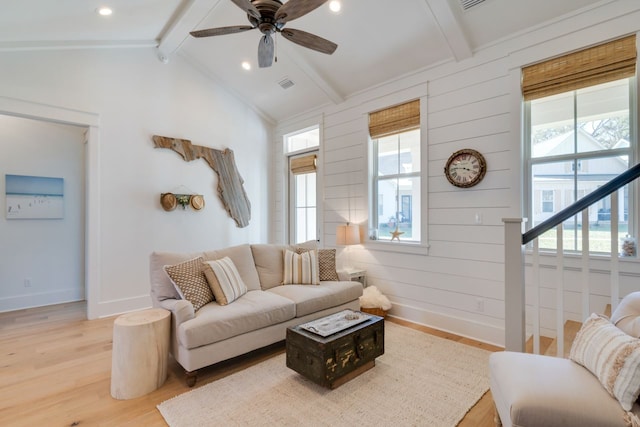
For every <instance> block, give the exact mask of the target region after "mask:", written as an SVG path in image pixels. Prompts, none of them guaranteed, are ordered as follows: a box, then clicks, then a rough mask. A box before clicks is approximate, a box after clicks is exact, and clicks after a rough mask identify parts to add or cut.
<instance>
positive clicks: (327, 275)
mask: <svg viewBox="0 0 640 427" xmlns="http://www.w3.org/2000/svg"><path fill="white" fill-rule="evenodd" d="M309 250H310V249H307V248H300V247H298V248H296V253H297V254H302V253H304V252H308V251H309ZM317 252H318V276H319V280H320V281H321V282H323V281H325V280H331V281H334V282H337V281H338V280H340V278H339V277H338V271H337V268H336V250H335V249H318V250H317Z"/></svg>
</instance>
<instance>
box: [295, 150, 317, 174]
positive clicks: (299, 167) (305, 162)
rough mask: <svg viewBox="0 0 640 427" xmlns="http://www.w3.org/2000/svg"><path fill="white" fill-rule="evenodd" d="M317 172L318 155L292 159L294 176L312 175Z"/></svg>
mask: <svg viewBox="0 0 640 427" xmlns="http://www.w3.org/2000/svg"><path fill="white" fill-rule="evenodd" d="M315 171H316V155H315V154H310V155H308V156H303V157H296V158H294V159H291V173H293V174H294V175H298V174H303V173H311V172H315Z"/></svg>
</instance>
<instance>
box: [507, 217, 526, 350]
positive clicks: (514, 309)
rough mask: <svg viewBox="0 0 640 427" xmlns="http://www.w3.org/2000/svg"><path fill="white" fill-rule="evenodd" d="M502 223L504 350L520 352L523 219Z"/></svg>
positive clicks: (513, 219) (522, 295) (523, 335)
mask: <svg viewBox="0 0 640 427" xmlns="http://www.w3.org/2000/svg"><path fill="white" fill-rule="evenodd" d="M502 222H503V223H504V306H505V310H504V323H505V327H504V333H505V340H504V347H505V350H508V351H520V352H524V343H525V299H524V290H525V286H524V246H523V245H522V224H523V222H526V219H525V218H503V219H502Z"/></svg>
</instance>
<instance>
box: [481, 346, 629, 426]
mask: <svg viewBox="0 0 640 427" xmlns="http://www.w3.org/2000/svg"><path fill="white" fill-rule="evenodd" d="M489 372H490V383H491V394H492V396H493V399H494V401H495V404H496V409H497V410H498V412H499V414H500V416H501V419H502V423H503V424H504V425H505V426H512V425H513V426H561V425H565V426H580V427H602V426H620V427H623V426H626V425H627V424H626V423H625V422H624V417H625V415H626V414H625V412H624V411H623V410H622V408H621V407H620V404H619V403H618V402H617V401H616V399H614V398H613V397H611V396H610V395H609V394H608V393H607V391H606V390H605V389H604V388H603V387H602V386H601V385H600V382H599V381H598V379H597V378H596V377H594V376H593V375H592V374H591V373H590V372H589V371H588V370H586V369H585V368H583V367H582V366H580V365H578V364H577V363H574V362H573V361H571V360H569V359H563V358H559V357H550V356H541V355H535V354H527V353H517V352H509V351H505V352H498V353H492V354H491V356H490V357H489ZM633 409H634V413H638V409H640V408H639V407H638V405H635V406H634V408H633Z"/></svg>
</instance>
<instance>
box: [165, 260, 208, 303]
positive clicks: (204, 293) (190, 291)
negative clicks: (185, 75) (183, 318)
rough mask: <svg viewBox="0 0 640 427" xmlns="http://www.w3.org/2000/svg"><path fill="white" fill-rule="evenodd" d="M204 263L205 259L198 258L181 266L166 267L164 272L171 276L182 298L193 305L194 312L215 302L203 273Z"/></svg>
mask: <svg viewBox="0 0 640 427" xmlns="http://www.w3.org/2000/svg"><path fill="white" fill-rule="evenodd" d="M203 261H204V258H202V257H198V258H193V259H190V260H188V261H184V262H181V263H179V264H175V265H165V266H164V271H166V272H167V274H168V275H169V278H170V279H171V281H172V282H173V285H174V286H175V287H176V290H177V291H178V293H179V294H180V297H182V299H186V300H187V301H189V302H190V303H191V304H193V310H194V311H198V310H199V309H200V308H201V307H202V306H203V305H205V304H208V303H210V302H211V301H213V294H212V293H211V288H209V284H208V283H207V279H206V278H205V276H204V274H203V273H202V262H203Z"/></svg>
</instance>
